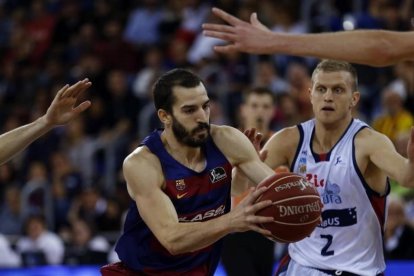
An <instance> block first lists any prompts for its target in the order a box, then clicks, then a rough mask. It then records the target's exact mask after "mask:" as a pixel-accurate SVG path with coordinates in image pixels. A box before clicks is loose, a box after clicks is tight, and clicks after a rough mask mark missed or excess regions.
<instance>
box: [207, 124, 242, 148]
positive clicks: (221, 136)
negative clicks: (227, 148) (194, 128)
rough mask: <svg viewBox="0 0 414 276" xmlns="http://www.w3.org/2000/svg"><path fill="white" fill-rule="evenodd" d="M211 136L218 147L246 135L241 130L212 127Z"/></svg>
mask: <svg viewBox="0 0 414 276" xmlns="http://www.w3.org/2000/svg"><path fill="white" fill-rule="evenodd" d="M210 135H211V138H212V139H213V141H214V143H216V144H217V145H220V144H226V143H228V142H230V141H234V140H236V139H237V136H240V135H244V134H243V133H242V132H241V131H240V130H238V129H237V128H234V127H232V126H226V125H210Z"/></svg>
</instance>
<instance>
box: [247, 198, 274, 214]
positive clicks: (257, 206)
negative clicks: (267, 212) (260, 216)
mask: <svg viewBox="0 0 414 276" xmlns="http://www.w3.org/2000/svg"><path fill="white" fill-rule="evenodd" d="M272 204H273V202H272V201H271V200H263V201H259V202H257V203H255V204H254V205H252V206H251V209H250V210H251V212H252V213H253V214H255V213H257V212H258V211H259V210H261V209H263V208H266V207H269V206H271V205H272Z"/></svg>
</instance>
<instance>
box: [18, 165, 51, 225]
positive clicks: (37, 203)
mask: <svg viewBox="0 0 414 276" xmlns="http://www.w3.org/2000/svg"><path fill="white" fill-rule="evenodd" d="M50 188H51V185H50V182H49V179H48V173H47V168H46V165H45V164H44V163H42V162H36V161H35V162H32V163H31V164H30V165H29V173H28V179H27V182H26V183H25V184H24V186H23V188H22V191H21V201H22V202H21V204H22V205H21V206H22V210H21V212H22V216H23V219H26V218H28V217H29V216H31V215H34V214H41V215H43V216H44V218H45V221H46V225H47V226H48V227H49V228H50V229H52V228H53V226H54V216H53V201H52V191H51V189H50Z"/></svg>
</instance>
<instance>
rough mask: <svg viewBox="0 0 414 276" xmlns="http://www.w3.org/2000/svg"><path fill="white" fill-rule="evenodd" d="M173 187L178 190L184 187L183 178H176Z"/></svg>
mask: <svg viewBox="0 0 414 276" xmlns="http://www.w3.org/2000/svg"><path fill="white" fill-rule="evenodd" d="M175 188H176V189H177V190H179V191H182V190H184V189H185V182H184V179H178V180H176V181H175Z"/></svg>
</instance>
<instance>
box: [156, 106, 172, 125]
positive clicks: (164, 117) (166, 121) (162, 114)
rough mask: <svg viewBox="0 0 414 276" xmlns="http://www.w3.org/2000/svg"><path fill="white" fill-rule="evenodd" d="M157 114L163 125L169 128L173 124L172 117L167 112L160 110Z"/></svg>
mask: <svg viewBox="0 0 414 276" xmlns="http://www.w3.org/2000/svg"><path fill="white" fill-rule="evenodd" d="M157 114H158V118H159V119H160V121H161V123H163V124H164V125H166V126H167V125H169V124H170V123H171V115H170V114H169V113H168V112H167V111H166V110H164V109H158V111H157Z"/></svg>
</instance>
